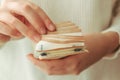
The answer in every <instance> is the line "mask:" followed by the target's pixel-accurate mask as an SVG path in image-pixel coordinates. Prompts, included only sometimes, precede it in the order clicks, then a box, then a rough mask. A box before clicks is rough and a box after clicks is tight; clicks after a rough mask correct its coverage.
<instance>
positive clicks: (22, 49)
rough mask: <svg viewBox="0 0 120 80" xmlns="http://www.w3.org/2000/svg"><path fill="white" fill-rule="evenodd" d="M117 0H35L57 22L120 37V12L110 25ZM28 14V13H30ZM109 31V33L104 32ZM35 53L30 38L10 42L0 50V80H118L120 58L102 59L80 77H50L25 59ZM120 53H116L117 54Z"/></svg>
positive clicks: (119, 75) (85, 31)
mask: <svg viewBox="0 0 120 80" xmlns="http://www.w3.org/2000/svg"><path fill="white" fill-rule="evenodd" d="M115 1H116V0H33V2H34V3H36V4H37V5H39V6H40V7H41V8H42V9H43V10H45V12H46V13H47V14H48V16H49V17H50V18H51V19H52V20H53V21H54V22H56V23H57V22H62V21H68V20H69V21H72V22H74V23H76V24H77V25H79V26H80V27H81V28H82V30H83V32H84V33H93V32H102V31H116V32H118V33H119V34H120V10H119V13H118V15H117V16H116V17H115V18H114V20H113V23H112V24H111V25H109V23H110V20H111V18H112V9H113V6H114V4H115ZM28 14H29V13H28ZM105 29H106V30H105ZM32 51H33V47H32V43H31V41H29V40H28V39H27V38H25V39H22V40H18V41H10V42H8V43H7V44H5V45H4V46H3V47H2V48H1V49H0V80H119V79H120V64H119V63H120V56H119V55H118V57H117V58H116V59H113V60H101V61H99V62H98V63H96V64H94V65H92V66H91V67H90V68H88V69H86V70H85V71H84V72H82V73H81V74H80V75H79V76H73V75H71V76H68V75H67V76H66V75H65V76H47V75H45V74H43V73H42V72H41V71H40V70H38V69H37V68H35V66H34V65H32V64H31V63H30V62H29V61H28V60H27V58H26V55H27V54H28V53H30V52H32ZM118 53H120V51H118V52H117V54H118Z"/></svg>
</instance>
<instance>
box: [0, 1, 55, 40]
mask: <svg viewBox="0 0 120 80" xmlns="http://www.w3.org/2000/svg"><path fill="white" fill-rule="evenodd" d="M28 13H29V14H28ZM54 30H55V25H54V23H53V22H52V21H51V20H50V19H49V17H48V16H47V15H46V13H45V12H44V11H43V10H42V9H41V8H40V7H38V6H37V5H35V4H33V3H31V2H30V1H27V0H26V1H24V0H23V1H22V0H19V1H16V0H5V1H4V2H3V4H2V6H1V7H0V34H1V35H3V36H4V35H5V36H4V38H8V37H10V38H20V37H22V36H25V37H28V38H29V39H31V40H32V41H34V42H38V41H39V40H40V39H41V36H40V35H41V34H46V33H47V32H48V31H54ZM6 35H7V36H6Z"/></svg>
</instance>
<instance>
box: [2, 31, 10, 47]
mask: <svg viewBox="0 0 120 80" xmlns="http://www.w3.org/2000/svg"><path fill="white" fill-rule="evenodd" d="M9 40H10V37H9V36H7V35H4V34H1V33H0V45H1V44H3V43H5V42H7V41H9Z"/></svg>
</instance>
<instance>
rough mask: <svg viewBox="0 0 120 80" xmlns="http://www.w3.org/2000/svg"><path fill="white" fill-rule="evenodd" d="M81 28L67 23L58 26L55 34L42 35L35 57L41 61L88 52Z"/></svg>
mask: <svg viewBox="0 0 120 80" xmlns="http://www.w3.org/2000/svg"><path fill="white" fill-rule="evenodd" d="M84 42H85V40H84V36H83V35H82V32H81V29H80V27H78V26H76V25H75V24H74V23H72V22H70V21H67V22H62V23H59V24H56V31H55V32H48V34H47V35H42V40H41V41H39V42H38V43H37V45H36V48H35V52H34V57H36V58H39V59H59V58H63V57H67V56H70V55H75V54H83V53H86V52H88V51H87V49H86V47H85V44H84Z"/></svg>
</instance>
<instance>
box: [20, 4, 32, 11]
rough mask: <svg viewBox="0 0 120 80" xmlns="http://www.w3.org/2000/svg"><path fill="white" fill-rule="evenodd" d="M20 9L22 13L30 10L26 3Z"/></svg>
mask: <svg viewBox="0 0 120 80" xmlns="http://www.w3.org/2000/svg"><path fill="white" fill-rule="evenodd" d="M22 9H23V10H24V11H26V10H29V9H30V5H29V4H28V3H25V4H23V5H22Z"/></svg>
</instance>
